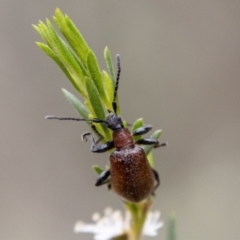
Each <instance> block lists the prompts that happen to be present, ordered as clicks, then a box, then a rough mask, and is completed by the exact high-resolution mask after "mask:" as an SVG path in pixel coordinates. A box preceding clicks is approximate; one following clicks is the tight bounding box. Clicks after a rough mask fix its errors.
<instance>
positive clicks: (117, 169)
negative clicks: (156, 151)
mask: <svg viewBox="0 0 240 240" xmlns="http://www.w3.org/2000/svg"><path fill="white" fill-rule="evenodd" d="M110 172H111V185H112V188H113V189H114V190H115V192H116V193H117V194H119V195H120V196H121V197H123V198H124V199H125V200H127V201H130V202H140V201H142V200H144V199H145V198H147V197H148V196H149V195H150V194H151V193H152V191H153V188H154V175H153V172H152V169H151V167H150V165H149V163H148V160H147V158H146V154H145V152H144V150H143V149H142V148H140V147H139V146H137V145H135V146H134V147H133V148H127V149H122V150H121V151H117V150H115V151H114V152H113V153H112V154H111V156H110Z"/></svg>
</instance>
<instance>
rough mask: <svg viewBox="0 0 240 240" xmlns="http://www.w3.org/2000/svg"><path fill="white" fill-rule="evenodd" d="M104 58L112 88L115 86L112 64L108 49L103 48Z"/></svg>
mask: <svg viewBox="0 0 240 240" xmlns="http://www.w3.org/2000/svg"><path fill="white" fill-rule="evenodd" d="M104 58H105V61H106V64H107V68H108V72H109V74H110V78H111V80H112V83H113V86H115V82H116V77H115V73H114V68H113V64H112V59H111V54H110V51H109V49H108V47H105V49H104Z"/></svg>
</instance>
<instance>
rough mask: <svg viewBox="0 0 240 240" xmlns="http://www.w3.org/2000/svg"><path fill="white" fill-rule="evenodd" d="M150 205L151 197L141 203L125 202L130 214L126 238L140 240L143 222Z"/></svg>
mask: <svg viewBox="0 0 240 240" xmlns="http://www.w3.org/2000/svg"><path fill="white" fill-rule="evenodd" d="M151 205H152V202H151V199H150V198H148V199H146V200H145V201H143V202H141V203H126V207H127V209H128V210H129V212H130V214H131V222H130V229H129V232H128V240H140V239H141V235H142V230H143V226H144V222H145V220H146V217H147V213H148V211H149V209H150V207H151Z"/></svg>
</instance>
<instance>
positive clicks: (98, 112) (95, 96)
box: [86, 77, 105, 120]
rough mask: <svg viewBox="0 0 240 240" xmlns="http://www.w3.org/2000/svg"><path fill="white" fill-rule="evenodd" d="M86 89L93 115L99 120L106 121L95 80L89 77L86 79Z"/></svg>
mask: <svg viewBox="0 0 240 240" xmlns="http://www.w3.org/2000/svg"><path fill="white" fill-rule="evenodd" d="M86 89H87V93H88V99H89V101H90V103H91V106H92V109H93V111H94V112H93V113H92V114H93V115H95V116H96V117H97V118H99V119H102V120H104V119H105V113H104V108H103V105H102V101H101V98H100V96H99V93H98V90H97V87H96V85H95V84H94V83H93V80H92V79H91V78H89V77H86Z"/></svg>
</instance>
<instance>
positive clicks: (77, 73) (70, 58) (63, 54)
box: [47, 20, 86, 96]
mask: <svg viewBox="0 0 240 240" xmlns="http://www.w3.org/2000/svg"><path fill="white" fill-rule="evenodd" d="M47 27H48V29H47V35H48V39H49V42H51V43H52V44H51V48H52V50H53V51H54V52H55V53H56V55H57V56H58V57H59V59H60V60H61V61H62V63H63V64H64V65H65V67H66V69H67V70H68V72H69V74H70V75H71V77H72V79H73V80H74V81H75V83H76V85H78V86H79V89H80V93H81V94H82V95H83V96H86V93H85V89H84V86H85V84H84V75H83V72H82V69H81V67H80V66H79V64H78V62H77V61H76V59H75V57H74V55H73V54H72V52H71V51H70V50H69V47H68V46H67V44H66V43H65V42H64V41H63V40H62V39H61V38H60V37H59V36H58V34H57V33H56V31H55V30H54V28H53V26H52V24H51V22H50V21H49V20H47Z"/></svg>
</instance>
